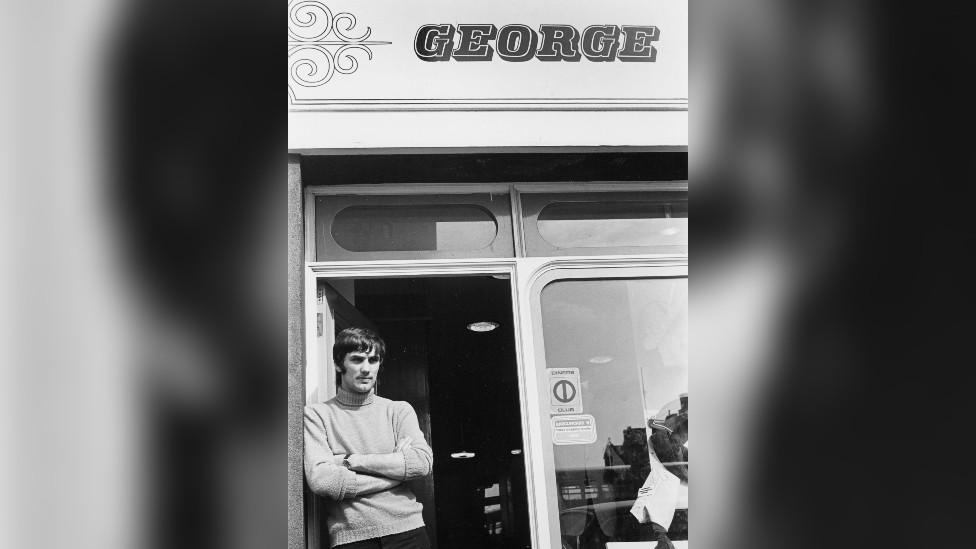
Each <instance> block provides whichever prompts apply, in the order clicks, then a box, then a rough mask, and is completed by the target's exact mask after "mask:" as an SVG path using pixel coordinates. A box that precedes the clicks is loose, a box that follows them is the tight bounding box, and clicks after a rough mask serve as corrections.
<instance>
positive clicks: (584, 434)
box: [550, 414, 596, 446]
mask: <svg viewBox="0 0 976 549" xmlns="http://www.w3.org/2000/svg"><path fill="white" fill-rule="evenodd" d="M550 422H551V425H552V443H553V444H558V445H560V446H563V445H568V444H593V443H594V442H596V419H594V418H593V416H591V415H589V414H581V415H574V416H554V417H552V418H550Z"/></svg>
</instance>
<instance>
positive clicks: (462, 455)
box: [451, 450, 474, 459]
mask: <svg viewBox="0 0 976 549" xmlns="http://www.w3.org/2000/svg"><path fill="white" fill-rule="evenodd" d="M451 457H452V458H454V459H471V458H473V457H474V452H468V451H467V450H464V451H461V452H454V453H453V454H451Z"/></svg>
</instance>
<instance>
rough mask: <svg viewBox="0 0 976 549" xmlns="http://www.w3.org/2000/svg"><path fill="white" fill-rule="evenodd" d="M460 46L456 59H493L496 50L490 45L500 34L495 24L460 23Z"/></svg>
mask: <svg viewBox="0 0 976 549" xmlns="http://www.w3.org/2000/svg"><path fill="white" fill-rule="evenodd" d="M457 30H458V37H459V40H458V47H457V49H456V50H454V60H455V61H491V57H492V55H493V54H494V53H495V50H494V49H493V48H492V47H491V46H489V45H488V41H489V40H494V39H495V35H496V34H498V29H496V28H495V25H458V26H457Z"/></svg>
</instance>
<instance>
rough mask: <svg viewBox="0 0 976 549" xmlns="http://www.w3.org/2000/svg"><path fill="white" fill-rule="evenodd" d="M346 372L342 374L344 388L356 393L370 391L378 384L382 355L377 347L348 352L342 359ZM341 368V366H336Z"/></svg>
mask: <svg viewBox="0 0 976 549" xmlns="http://www.w3.org/2000/svg"><path fill="white" fill-rule="evenodd" d="M342 365H343V366H344V367H345V369H346V372H345V373H344V374H342V388H343V389H346V390H347V391H353V392H355V393H368V392H369V391H370V390H371V389H372V388H373V386H374V385H376V376H377V374H379V370H380V357H379V355H377V354H376V350H375V349H370V350H369V351H353V352H351V353H346V357H345V358H344V359H342ZM336 370H339V368H336Z"/></svg>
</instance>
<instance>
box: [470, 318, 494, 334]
mask: <svg viewBox="0 0 976 549" xmlns="http://www.w3.org/2000/svg"><path fill="white" fill-rule="evenodd" d="M497 327H498V323H497V322H491V321H490V320H489V321H483V322H472V323H471V324H468V329H469V330H471V331H472V332H490V331H492V330H494V329H495V328H497Z"/></svg>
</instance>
